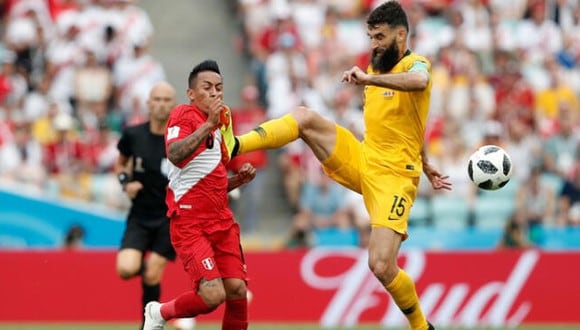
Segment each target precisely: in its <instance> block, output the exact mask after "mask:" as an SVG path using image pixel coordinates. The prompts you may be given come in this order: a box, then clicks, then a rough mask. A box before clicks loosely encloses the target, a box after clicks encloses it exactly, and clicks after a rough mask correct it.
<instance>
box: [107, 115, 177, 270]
mask: <svg viewBox="0 0 580 330" xmlns="http://www.w3.org/2000/svg"><path fill="white" fill-rule="evenodd" d="M117 149H118V150H119V152H120V153H121V154H122V155H123V156H125V157H128V158H131V160H130V161H131V165H132V169H133V173H132V177H131V178H130V181H139V182H141V184H142V185H143V189H141V190H140V191H139V193H138V194H137V196H136V197H135V199H133V200H132V205H131V209H130V211H129V215H128V217H127V224H126V228H125V233H124V234H123V239H122V241H121V249H123V248H133V249H137V250H140V251H142V252H143V253H145V252H146V251H154V252H156V253H158V254H160V255H162V256H163V257H165V258H167V259H168V260H175V251H174V250H173V246H172V245H171V239H170V237H169V219H168V218H167V216H166V213H167V205H166V204H165V195H166V186H167V183H168V180H167V158H166V155H165V140H164V137H163V135H156V134H153V133H152V132H151V130H150V128H149V122H146V123H144V124H140V125H135V126H131V127H128V128H126V129H125V130H124V131H123V134H122V136H121V138H120V139H119V142H118V144H117Z"/></svg>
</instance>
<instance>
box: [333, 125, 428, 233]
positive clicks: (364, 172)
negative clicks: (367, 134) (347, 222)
mask: <svg viewBox="0 0 580 330" xmlns="http://www.w3.org/2000/svg"><path fill="white" fill-rule="evenodd" d="M336 127H337V128H336V146H335V148H334V151H333V153H332V155H330V157H328V158H327V159H326V160H325V161H324V162H322V165H323V168H324V172H326V174H327V175H328V176H330V177H331V178H332V179H334V180H335V181H337V182H338V183H340V184H342V185H343V186H345V187H347V188H348V189H351V190H354V191H356V192H358V193H361V194H362V195H363V199H364V203H365V207H366V209H367V211H368V213H369V215H370V219H371V225H372V226H373V227H387V228H391V229H393V230H394V231H396V232H398V233H400V234H403V235H404V237H405V238H406V236H407V225H408V219H409V213H410V212H411V207H412V206H413V202H414V201H415V196H416V194H417V186H418V184H419V178H418V177H405V176H402V175H399V174H397V173H396V172H394V171H392V170H390V169H389V168H385V167H384V166H383V167H381V166H378V165H377V164H373V163H368V162H367V161H366V159H365V157H364V154H365V153H368V152H371V150H369V149H364V146H363V144H362V143H361V142H360V141H358V140H357V139H356V138H355V137H354V135H353V134H352V133H351V132H350V131H348V130H347V129H345V128H344V127H341V126H338V125H337V126H336ZM363 149H364V150H363ZM373 158H376V157H373Z"/></svg>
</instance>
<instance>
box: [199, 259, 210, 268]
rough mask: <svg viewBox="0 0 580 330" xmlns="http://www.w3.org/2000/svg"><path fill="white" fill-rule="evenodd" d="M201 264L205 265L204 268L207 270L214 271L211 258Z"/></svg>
mask: <svg viewBox="0 0 580 330" xmlns="http://www.w3.org/2000/svg"><path fill="white" fill-rule="evenodd" d="M201 264H202V265H203V268H205V269H207V270H212V269H213V260H212V259H211V258H205V259H203V260H202V261H201Z"/></svg>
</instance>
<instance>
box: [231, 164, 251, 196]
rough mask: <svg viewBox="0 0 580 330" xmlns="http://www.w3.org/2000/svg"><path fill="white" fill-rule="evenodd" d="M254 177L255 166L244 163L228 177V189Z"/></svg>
mask: <svg viewBox="0 0 580 330" xmlns="http://www.w3.org/2000/svg"><path fill="white" fill-rule="evenodd" d="M255 177H256V168H255V167H254V166H252V164H250V163H244V164H243V165H242V166H241V167H240V170H239V171H238V173H237V174H236V175H233V176H230V177H229V178H228V191H231V190H234V189H236V188H238V187H239V186H241V185H243V184H246V183H248V182H250V181H252V180H253V179H254V178H255Z"/></svg>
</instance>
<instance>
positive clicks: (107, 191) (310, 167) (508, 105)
mask: <svg viewBox="0 0 580 330" xmlns="http://www.w3.org/2000/svg"><path fill="white" fill-rule="evenodd" d="M232 1H234V0H232ZM381 2H382V1H381V0H237V2H236V3H235V4H234V6H232V8H236V10H237V12H236V13H237V17H238V19H239V22H240V23H241V24H240V42H239V43H236V45H237V46H238V50H239V51H240V54H241V56H246V57H247V58H248V62H249V65H250V69H251V77H250V79H248V81H247V83H246V86H245V87H244V89H243V90H242V91H241V99H240V101H241V102H240V104H238V105H235V106H232V109H233V112H234V119H235V122H236V123H238V122H239V125H240V126H239V127H236V130H237V131H238V133H242V132H245V131H247V130H248V129H250V128H251V127H253V126H255V125H256V124H257V123H259V122H261V121H263V120H265V119H267V118H274V117H278V116H280V115H282V114H285V113H287V112H288V111H290V110H291V109H292V108H294V107H295V106H298V105H306V106H309V107H311V108H313V109H316V110H317V111H319V112H320V113H322V114H323V115H324V116H327V117H329V118H332V119H334V120H336V121H337V122H338V123H339V124H341V125H343V126H345V127H347V128H349V129H350V130H352V131H353V132H354V134H355V135H356V136H358V137H359V138H362V136H363V134H364V121H363V116H362V111H361V105H362V100H361V96H362V90H361V89H360V88H359V87H353V86H351V85H347V84H342V83H340V76H341V75H342V72H343V71H344V70H346V69H348V68H350V67H352V66H353V65H358V66H360V67H361V68H366V66H367V65H368V63H369V38H368V37H367V35H366V24H365V18H366V15H367V14H368V12H369V11H370V10H371V9H372V8H374V7H375V6H377V5H378V4H379V3H381ZM401 2H402V3H403V5H404V7H405V9H406V10H407V13H408V15H409V17H408V18H409V23H410V29H411V33H410V40H409V41H410V45H411V48H412V50H413V51H415V52H417V53H419V54H422V55H424V56H426V57H427V58H429V59H430V61H431V63H432V75H431V78H432V80H433V89H432V96H431V109H430V117H429V121H428V123H427V131H426V135H425V139H426V145H427V148H428V154H429V155H430V159H431V161H432V162H433V163H434V165H435V166H437V167H438V168H440V169H441V170H442V171H443V172H445V173H447V174H449V175H450V176H451V180H452V182H453V185H454V189H453V191H451V192H434V191H432V190H431V189H430V187H428V186H426V185H424V184H422V185H421V187H420V191H419V198H418V203H417V205H416V206H415V207H414V209H413V213H412V217H411V225H415V226H421V225H424V226H442V227H446V226H450V223H455V222H453V221H448V219H442V217H441V216H439V213H437V211H436V210H438V209H439V208H437V207H435V205H439V203H443V202H444V201H445V200H448V201H451V202H455V201H456V200H457V199H459V200H460V203H462V205H463V206H465V209H466V210H467V211H466V212H465V214H463V215H461V216H458V215H455V216H456V217H459V221H457V223H458V224H459V226H462V227H469V226H482V225H484V226H485V225H489V224H490V223H492V222H493V221H492V220H489V219H486V218H485V217H482V216H481V214H486V213H485V212H480V211H479V210H480V209H481V205H483V202H482V200H483V199H485V198H493V197H494V196H495V198H498V199H506V198H507V199H508V201H509V202H510V203H509V205H508V206H507V207H506V209H505V212H504V213H501V214H500V213H497V217H500V218H501V219H500V220H501V221H500V222H499V224H498V225H497V226H501V227H503V226H506V228H510V229H512V228H519V229H520V231H521V232H523V233H524V234H525V235H524V236H525V237H524V240H527V241H529V243H530V244H541V240H542V235H541V231H538V230H536V229H537V228H542V227H545V226H554V227H566V226H578V225H579V224H580V192H579V191H580V161H579V146H578V141H579V139H578V137H579V135H578V134H579V131H578V118H579V116H578V115H579V114H580V101H579V97H580V3H579V2H578V1H576V0H514V1H503V0H432V1H421V0H402V1H401ZM0 10H1V15H2V21H1V23H0V30H1V32H2V39H1V42H0V62H1V64H0V65H1V67H0V180H1V181H2V182H4V183H6V182H17V183H18V184H27V185H29V186H31V187H34V188H35V189H37V190H39V191H41V192H43V193H45V194H49V195H51V196H55V197H64V198H75V199H81V200H85V201H91V202H97V203H103V204H105V205H107V206H108V207H112V208H119V209H125V208H126V207H127V206H128V203H127V201H125V199H124V198H123V195H122V192H121V191H120V188H119V186H118V183H117V181H116V177H115V176H114V175H113V174H112V168H113V164H114V161H115V159H116V156H117V151H116V143H117V141H118V137H119V133H120V132H121V130H122V129H123V128H124V127H126V126H127V125H132V124H137V123H141V122H143V121H145V120H146V119H147V113H146V111H147V110H146V105H145V103H144V102H145V100H146V99H147V94H148V92H149V89H150V88H151V86H152V85H153V84H155V83H156V82H158V81H161V80H164V79H165V73H164V68H163V65H162V64H161V62H160V61H159V60H158V59H156V58H154V57H153V56H152V55H151V54H150V52H149V47H150V45H151V41H152V36H153V32H154V28H153V25H152V24H151V21H150V19H149V16H148V14H147V13H146V12H145V11H144V10H143V9H142V8H141V7H139V5H138V3H136V2H135V0H83V1H81V0H3V1H0ZM236 117H237V118H236ZM483 144H496V145H499V146H502V147H504V148H505V149H506V151H507V152H508V153H509V154H510V156H511V158H512V162H513V166H514V177H513V179H512V182H510V183H509V184H508V186H506V187H505V188H504V189H502V190H501V191H498V192H497V193H495V192H494V193H482V192H481V191H478V190H476V188H475V187H474V186H473V185H472V184H471V182H470V181H469V178H468V176H467V171H466V167H467V165H466V164H467V159H468V157H469V155H470V154H471V153H472V152H473V151H474V150H475V149H476V148H477V147H478V146H480V145H483ZM275 155H276V161H275V162H271V163H268V162H267V161H266V160H267V157H266V154H265V153H260V152H258V153H255V154H253V155H249V156H248V157H249V158H248V160H250V161H252V162H254V163H255V166H256V167H258V168H259V169H264V168H265V167H266V166H274V167H276V171H279V173H280V175H281V180H280V181H281V189H283V190H284V193H285V198H286V200H285V202H286V203H287V205H288V208H289V209H291V210H292V212H293V213H294V214H295V216H294V218H293V219H292V220H291V221H292V223H291V224H289V225H288V226H289V228H290V229H289V239H288V242H289V243H288V244H289V245H291V246H308V245H312V244H316V240H315V239H313V238H312V237H313V236H314V234H315V233H316V232H318V231H324V230H330V229H332V230H336V231H337V232H341V231H345V232H353V231H354V232H356V234H357V240H356V242H357V243H358V244H361V245H364V244H365V241H366V235H367V234H368V226H369V220H368V216H367V215H366V212H365V211H364V207H363V206H362V199H361V198H360V196H358V195H357V194H354V193H352V192H349V191H347V190H346V189H344V188H342V187H340V186H338V185H337V184H336V183H334V182H332V181H329V180H327V179H326V178H325V176H324V174H323V173H322V172H321V168H320V165H319V163H318V161H317V160H316V159H315V157H314V156H313V155H312V153H311V152H310V151H309V149H308V148H306V147H305V146H304V145H303V144H302V142H294V143H292V144H290V145H289V146H287V147H285V148H284V149H282V150H279V151H276V153H275ZM238 165H239V164H238V163H233V164H232V169H235V167H236V166H238ZM426 181H427V180H422V182H423V183H426ZM263 187H264V183H263V182H261V180H260V176H258V178H257V180H256V182H253V183H252V186H248V187H247V191H246V192H244V193H245V194H247V195H248V196H249V197H248V198H249V200H251V201H252V202H251V204H249V205H246V207H245V209H243V210H242V212H241V213H240V218H241V221H242V225H244V224H245V225H246V229H247V230H248V231H252V230H254V229H255V228H256V225H257V223H258V221H259V220H260V219H258V213H257V212H255V209H256V207H257V206H258V205H259V203H260V200H261V199H263V198H267V195H268V194H267V192H264V191H263V189H264V188H263ZM420 205H427V208H428V210H429V211H428V212H424V213H422V212H420V211H421V210H420V209H419V207H420ZM459 208H460V207H455V209H459ZM484 211H485V210H484ZM488 213H489V212H488ZM419 214H420V215H419ZM451 216H454V215H451ZM447 217H449V214H447ZM510 241H511V242H519V241H521V240H516V239H514V240H510ZM526 244H527V243H526Z"/></svg>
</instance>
